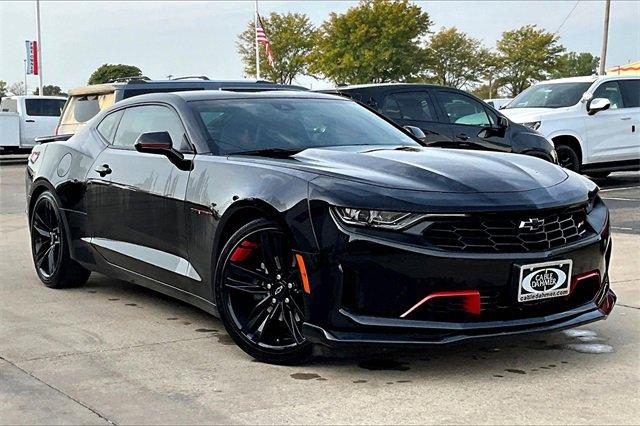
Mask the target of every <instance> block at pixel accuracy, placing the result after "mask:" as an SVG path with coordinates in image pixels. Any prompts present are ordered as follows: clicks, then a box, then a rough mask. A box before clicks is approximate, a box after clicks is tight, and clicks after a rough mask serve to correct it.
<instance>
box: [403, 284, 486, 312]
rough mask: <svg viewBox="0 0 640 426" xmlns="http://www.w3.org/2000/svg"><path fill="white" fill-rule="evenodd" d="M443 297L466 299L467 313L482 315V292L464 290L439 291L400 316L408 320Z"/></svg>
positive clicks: (465, 307)
mask: <svg viewBox="0 0 640 426" xmlns="http://www.w3.org/2000/svg"><path fill="white" fill-rule="evenodd" d="M442 297H464V304H463V306H464V310H465V312H467V313H470V314H474V315H480V292H479V291H478V290H463V291H439V292H436V293H431V294H430V295H428V296H427V297H425V298H424V299H422V300H421V301H419V302H418V303H416V304H415V305H413V306H412V307H411V308H410V309H409V310H407V311H406V312H405V313H404V314H402V315H400V318H406V317H407V315H409V314H410V313H411V312H413V311H415V310H416V309H418V308H419V307H420V306H422V305H424V304H425V303H427V302H428V301H430V300H433V299H438V298H442Z"/></svg>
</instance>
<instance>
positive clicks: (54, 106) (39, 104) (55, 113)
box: [24, 99, 66, 117]
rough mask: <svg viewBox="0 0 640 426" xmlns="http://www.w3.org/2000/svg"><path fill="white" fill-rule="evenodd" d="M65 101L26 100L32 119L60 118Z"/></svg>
mask: <svg viewBox="0 0 640 426" xmlns="http://www.w3.org/2000/svg"><path fill="white" fill-rule="evenodd" d="M65 102H66V100H64V99H25V100H24V105H25V107H26V112H27V115H29V116H31V117H60V114H61V113H62V108H63V107H64V104H65Z"/></svg>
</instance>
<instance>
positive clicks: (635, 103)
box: [619, 80, 640, 108]
mask: <svg viewBox="0 0 640 426" xmlns="http://www.w3.org/2000/svg"><path fill="white" fill-rule="evenodd" d="M619 84H620V88H621V89H622V101H623V102H624V107H625V108H638V107H640V80H620V81H619Z"/></svg>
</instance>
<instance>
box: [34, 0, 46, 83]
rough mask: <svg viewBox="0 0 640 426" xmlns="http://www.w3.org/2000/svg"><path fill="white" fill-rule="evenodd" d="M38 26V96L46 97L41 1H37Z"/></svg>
mask: <svg viewBox="0 0 640 426" xmlns="http://www.w3.org/2000/svg"><path fill="white" fill-rule="evenodd" d="M36 24H37V25H38V79H39V86H40V90H39V92H38V94H39V95H40V96H44V92H43V90H42V37H41V34H40V0H36Z"/></svg>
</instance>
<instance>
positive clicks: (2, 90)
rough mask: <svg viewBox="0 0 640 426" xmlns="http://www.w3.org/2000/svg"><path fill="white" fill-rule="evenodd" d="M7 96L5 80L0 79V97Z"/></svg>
mask: <svg viewBox="0 0 640 426" xmlns="http://www.w3.org/2000/svg"><path fill="white" fill-rule="evenodd" d="M5 96H7V82H6V81H2V80H0V99H2V98H3V97H5Z"/></svg>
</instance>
